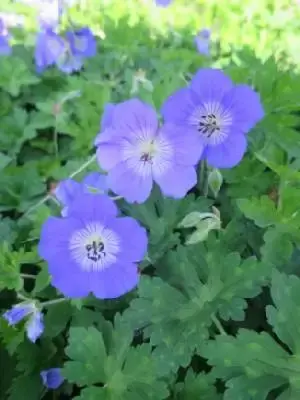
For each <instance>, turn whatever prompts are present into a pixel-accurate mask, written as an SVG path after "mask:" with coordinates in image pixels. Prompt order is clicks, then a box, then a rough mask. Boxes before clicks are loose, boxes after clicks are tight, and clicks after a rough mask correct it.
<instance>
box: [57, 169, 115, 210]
mask: <svg viewBox="0 0 300 400" xmlns="http://www.w3.org/2000/svg"><path fill="white" fill-rule="evenodd" d="M107 190H108V187H107V182H106V176H105V175H102V174H100V173H99V172H91V173H89V174H88V175H87V176H86V177H85V178H84V179H83V180H82V182H80V183H79V182H77V181H75V180H74V179H70V178H68V179H65V180H63V181H61V182H60V183H59V184H58V185H57V187H56V188H55V190H54V195H55V197H56V198H57V199H58V200H59V202H60V203H61V204H62V205H63V206H64V208H63V209H62V211H61V215H62V216H64V217H65V216H66V215H67V214H68V207H69V205H70V204H71V203H72V202H73V200H74V199H75V198H76V197H77V196H78V195H79V194H80V193H81V192H84V193H89V192H91V191H94V192H95V191H96V192H97V191H98V192H99V193H106V192H107Z"/></svg>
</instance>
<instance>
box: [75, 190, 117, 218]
mask: <svg viewBox="0 0 300 400" xmlns="http://www.w3.org/2000/svg"><path fill="white" fill-rule="evenodd" d="M117 214H118V208H117V206H116V204H115V202H114V201H113V200H111V199H110V198H109V197H108V196H107V195H105V194H96V193H80V194H79V195H78V196H77V197H76V198H75V199H74V201H73V202H72V204H71V205H70V206H69V215H70V216H72V217H74V218H79V219H81V220H82V219H84V220H87V221H89V220H96V221H106V220H108V219H110V218H114V217H116V216H117Z"/></svg>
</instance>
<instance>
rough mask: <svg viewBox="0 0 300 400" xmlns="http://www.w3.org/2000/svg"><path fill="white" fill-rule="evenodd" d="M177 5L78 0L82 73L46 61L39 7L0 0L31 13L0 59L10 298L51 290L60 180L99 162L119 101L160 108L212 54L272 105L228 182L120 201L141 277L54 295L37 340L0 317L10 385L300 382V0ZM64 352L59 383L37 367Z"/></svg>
mask: <svg viewBox="0 0 300 400" xmlns="http://www.w3.org/2000/svg"><path fill="white" fill-rule="evenodd" d="M98 3H100V4H98ZM175 3H176V4H174V5H172V6H171V7H170V8H167V9H160V8H155V7H154V6H151V7H150V6H149V4H148V5H146V4H143V2H142V1H137V0H128V1H124V2H123V1H120V0H114V1H113V0H106V1H105V0H103V1H96V0H90V1H86V2H82V4H81V6H76V7H74V8H73V9H72V12H71V15H72V18H73V19H74V20H75V21H76V22H77V23H78V24H82V25H88V26H90V27H91V28H92V29H93V30H94V32H95V33H96V34H97V35H98V55H97V56H96V57H94V58H92V59H90V60H88V61H87V63H86V66H85V68H84V70H83V71H82V72H80V73H79V74H73V75H71V76H67V75H64V74H62V73H61V72H59V71H57V70H56V69H51V70H49V71H47V72H45V73H44V74H42V75H38V74H36V72H35V67H34V64H33V58H32V55H33V51H34V48H33V45H34V29H36V27H35V25H34V18H33V13H32V10H30V9H29V8H28V7H25V6H24V5H20V4H10V3H7V4H6V2H2V3H1V6H0V8H1V11H2V9H3V11H15V12H23V13H25V14H26V16H27V17H28V20H27V25H26V29H25V30H19V31H17V30H16V31H14V38H15V41H16V44H15V46H14V50H13V55H12V56H9V57H1V58H0V105H1V106H0V290H1V292H0V309H1V310H2V311H3V312H4V311H5V310H7V309H8V308H10V307H11V306H12V305H13V304H15V303H16V302H17V293H18V294H19V295H20V294H21V295H23V296H26V297H29V298H35V299H38V300H39V301H43V300H49V299H54V298H56V297H57V293H56V291H55V289H54V288H53V287H52V286H51V284H50V276H49V274H48V271H47V265H46V263H45V262H42V261H41V260H40V259H39V257H38V255H37V250H36V247H37V242H38V238H39V234H40V229H41V225H42V224H43V222H44V221H45V219H46V218H47V217H48V216H49V215H51V214H52V215H58V213H59V207H58V206H57V204H56V203H55V202H54V201H53V198H52V197H51V190H53V188H54V187H55V185H56V184H57V182H58V181H60V180H62V179H64V178H67V177H69V176H70V175H73V174H74V173H76V179H77V178H78V179H80V178H81V177H82V176H83V174H84V173H86V171H87V170H98V169H99V167H98V166H97V165H96V163H95V162H94V163H90V164H89V166H88V168H86V169H84V170H82V168H81V166H82V165H84V164H85V163H86V161H87V160H88V159H89V158H90V157H91V156H92V155H93V154H94V149H93V141H94V138H95V136H96V134H97V133H98V131H99V123H100V119H101V115H102V112H103V108H104V105H105V104H106V103H107V102H110V101H112V102H119V101H123V100H126V99H128V98H130V97H132V96H138V97H140V98H141V99H143V100H145V101H147V102H149V103H152V104H154V105H155V107H156V108H157V109H159V107H160V106H161V104H162V102H163V101H164V99H165V98H166V97H167V96H168V95H169V94H170V93H171V92H173V91H174V90H175V89H177V88H180V87H181V86H183V85H184V84H185V82H186V81H187V80H189V78H190V76H191V75H192V74H193V73H194V72H195V71H196V70H197V69H198V68H200V67H201V66H208V65H209V66H217V67H221V68H223V70H224V71H225V72H226V73H228V74H229V75H230V76H231V78H232V79H233V80H234V81H235V82H237V83H240V82H243V83H248V84H251V85H253V86H254V87H255V89H256V90H257V91H258V92H259V93H260V95H261V98H262V101H263V104H264V108H265V111H266V116H265V118H264V120H263V121H262V122H261V123H260V124H259V125H257V127H256V128H255V129H254V130H252V131H251V132H250V134H249V148H248V152H247V155H246V157H245V158H244V159H243V161H242V162H241V164H240V165H239V166H237V167H235V168H233V169H231V170H222V171H221V173H222V178H223V184H222V186H221V188H220V190H218V189H219V188H218V187H217V189H216V188H215V187H214V186H211V187H210V188H208V189H209V191H208V196H207V197H206V196H204V195H203V192H205V188H204V189H203V187H197V188H196V189H195V190H194V191H193V193H191V194H189V195H188V196H187V197H186V198H184V199H182V200H172V199H169V198H163V197H162V196H161V194H160V193H159V192H158V191H156V190H154V191H153V193H152V195H151V198H150V199H148V200H147V202H146V203H144V204H142V205H128V204H127V203H125V202H122V201H120V204H119V205H120V208H121V210H122V211H123V212H124V213H125V214H127V215H130V216H132V217H134V218H136V219H137V220H139V221H140V223H141V224H142V225H143V226H144V227H145V228H147V230H148V233H149V242H150V244H149V248H148V257H147V258H146V259H145V260H144V261H143V263H142V265H141V281H140V284H139V286H138V288H137V290H136V291H134V292H132V293H129V294H128V295H126V296H123V297H121V298H119V299H117V300H113V301H112V300H111V301H108V300H106V301H100V300H97V299H95V298H93V297H92V296H91V297H88V298H85V299H82V300H78V301H77V300H76V301H74V300H73V301H69V302H62V303H58V304H53V305H52V306H51V307H49V308H48V309H47V310H45V333H44V334H43V336H42V337H41V339H40V340H39V342H38V343H37V344H32V343H30V342H29V341H28V340H27V338H26V337H25V335H24V326H23V324H20V325H18V326H17V327H10V326H8V325H7V323H6V321H5V320H4V319H2V318H1V319H0V365H1V376H0V398H1V399H7V400H22V399H24V394H26V398H27V397H28V399H30V400H38V399H42V398H44V399H71V398H74V399H78V400H98V399H103V400H121V399H122V400H144V399H145V400H147V399H153V400H160V399H161V400H163V399H170V400H171V399H172V400H193V399H201V400H218V399H221V398H224V399H225V400H264V399H267V400H271V399H278V400H298V399H299V398H300V312H299V310H300V278H299V277H298V276H300V272H299V260H300V251H299V248H300V212H299V210H300V208H299V199H300V161H299V160H300V132H299V125H300V119H299V108H300V107H299V106H300V100H299V93H300V78H299V75H298V72H299V65H297V64H299V61H300V59H299V57H300V56H299V46H300V41H299V25H300V22H299V21H300V18H299V17H300V10H299V8H298V7H299V6H297V4H296V1H295V4H292V2H291V1H288V0H286V1H284V0H280V1H275V0H273V1H271V0H270V1H267V0H263V1H262V0H256V1H250V0H247V1H244V2H240V1H230V2H227V1H219V0H215V1H205V0H202V1H200V0H194V1H192V2H188V3H192V4H188V5H187V4H185V3H187V2H185V1H183V0H178V1H176V0H175ZM228 3H229V4H228ZM202 27H211V29H212V33H213V37H212V55H211V58H206V57H204V56H201V55H200V54H198V53H197V51H196V49H195V46H194V42H193V40H194V39H193V38H194V35H195V34H196V33H197V31H198V30H199V29H201V28H202ZM298 158H299V159H298ZM78 171H79V173H77V172H78ZM45 196H46V197H45ZM212 206H214V207H215V208H212ZM191 212H201V213H204V212H205V213H207V212H210V213H214V215H217V217H218V218H220V220H221V229H218V227H216V225H210V226H209V229H208V226H207V225H205V226H204V225H201V226H200V228H201V229H202V230H201V232H200V234H199V236H197V238H196V240H195V239H191V236H190V235H191V234H192V232H194V229H195V228H194V227H188V228H184V227H182V225H181V224H180V223H181V222H182V220H183V219H184V217H186V216H187V215H189V214H190V213H191ZM212 218H213V216H212ZM200 228H199V229H200ZM215 228H216V229H215ZM197 229H198V228H196V230H197ZM205 229H206V231H205ZM203 230H204V231H205V232H204V233H203ZM198 239H199V241H198ZM193 241H194V242H196V243H194V242H193ZM187 242H188V243H187ZM26 274H30V275H35V278H36V279H31V278H30V277H26ZM54 366H59V367H62V368H63V375H64V377H65V378H66V381H65V383H64V384H63V386H61V387H60V388H59V389H58V390H57V391H56V392H54V394H53V397H52V393H51V392H47V391H46V390H45V388H43V386H42V382H41V379H40V371H41V370H43V369H47V368H51V367H54Z"/></svg>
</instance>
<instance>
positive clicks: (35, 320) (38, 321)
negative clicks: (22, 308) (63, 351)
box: [26, 310, 44, 343]
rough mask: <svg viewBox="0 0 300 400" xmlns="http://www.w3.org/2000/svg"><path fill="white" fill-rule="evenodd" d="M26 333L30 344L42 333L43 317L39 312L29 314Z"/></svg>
mask: <svg viewBox="0 0 300 400" xmlns="http://www.w3.org/2000/svg"><path fill="white" fill-rule="evenodd" d="M26 332H27V337H28V339H29V340H30V341H31V342H32V343H35V342H36V340H37V339H38V338H39V337H40V336H41V334H42V333H43V332H44V316H43V314H42V313H41V312H40V311H38V310H36V311H35V312H34V313H33V314H31V316H30V318H29V320H28V322H27V323H26Z"/></svg>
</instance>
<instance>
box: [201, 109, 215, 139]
mask: <svg viewBox="0 0 300 400" xmlns="http://www.w3.org/2000/svg"><path fill="white" fill-rule="evenodd" d="M198 131H199V132H200V133H202V134H203V135H205V136H206V137H208V138H209V137H211V135H213V134H214V133H215V132H219V131H220V127H219V126H218V125H217V118H216V116H215V115H214V114H208V115H202V116H201V119H200V121H199V125H198Z"/></svg>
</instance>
